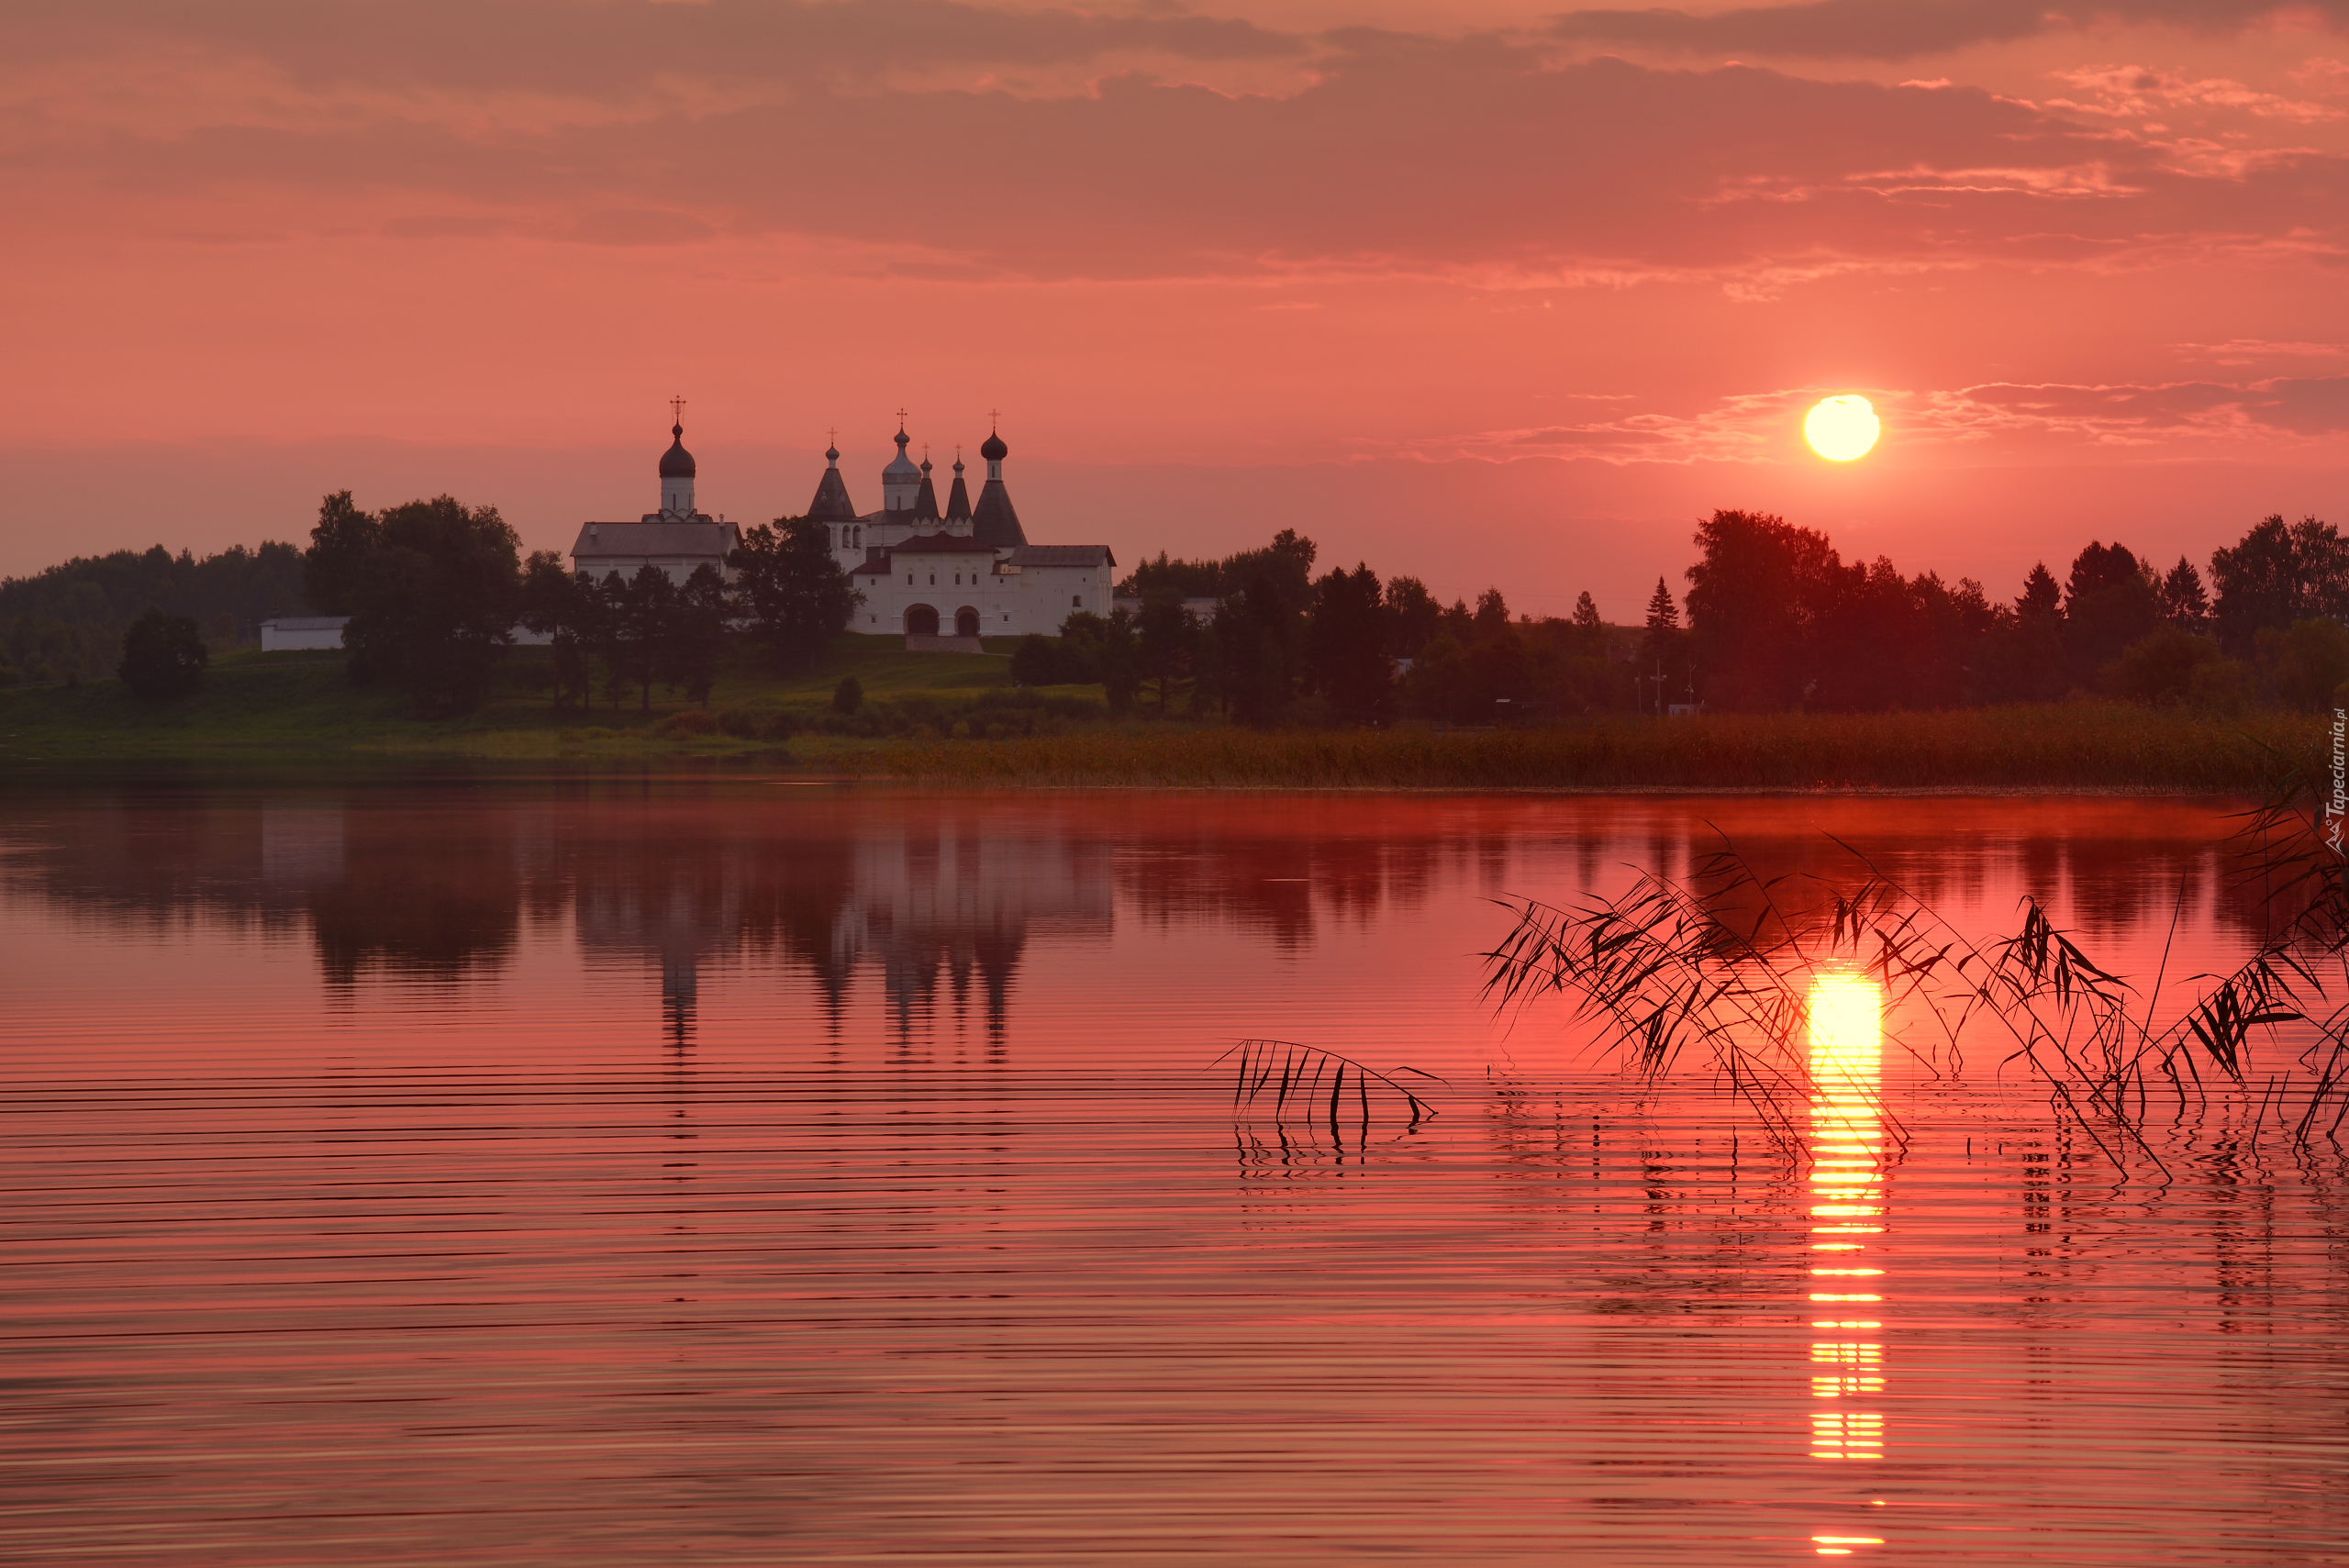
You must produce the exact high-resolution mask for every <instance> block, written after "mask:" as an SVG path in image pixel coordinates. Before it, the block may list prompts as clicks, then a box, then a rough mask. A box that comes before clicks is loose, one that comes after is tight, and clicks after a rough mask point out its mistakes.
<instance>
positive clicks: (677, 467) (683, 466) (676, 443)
mask: <svg viewBox="0 0 2349 1568" xmlns="http://www.w3.org/2000/svg"><path fill="white" fill-rule="evenodd" d="M669 438H670V439H669V450H667V451H665V452H662V454H661V477H662V478H663V479H691V478H692V477H693V476H694V454H693V453H691V452H689V451H687V450H685V427H684V426H683V425H672V426H670V427H669Z"/></svg>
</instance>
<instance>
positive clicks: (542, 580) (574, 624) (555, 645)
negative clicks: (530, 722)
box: [516, 550, 601, 707]
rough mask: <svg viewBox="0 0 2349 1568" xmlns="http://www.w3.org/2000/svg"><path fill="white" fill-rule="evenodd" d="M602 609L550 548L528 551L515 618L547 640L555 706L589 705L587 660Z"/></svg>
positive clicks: (584, 583) (584, 582)
mask: <svg viewBox="0 0 2349 1568" xmlns="http://www.w3.org/2000/svg"><path fill="white" fill-rule="evenodd" d="M600 608H601V606H600V605H599V603H598V601H597V598H596V594H595V592H594V588H593V585H592V584H589V583H588V582H587V580H586V579H585V578H584V577H574V576H573V575H572V574H571V573H569V572H566V571H565V570H563V565H562V557H561V556H560V555H557V554H556V553H555V552H554V551H553V550H533V551H531V552H530V559H529V561H528V562H524V563H523V567H522V592H521V613H520V615H519V616H518V617H516V618H517V619H518V622H519V623H520V624H521V625H522V626H524V627H527V628H529V629H530V630H532V631H534V632H537V633H538V634H539V635H540V636H541V637H544V638H546V639H548V651H550V652H551V654H552V655H553V657H554V706H557V707H565V706H569V705H571V704H572V703H573V702H576V703H578V704H579V705H580V706H583V707H584V706H586V704H587V701H588V689H587V687H588V681H587V674H588V670H587V662H588V655H589V653H590V652H591V651H593V650H594V648H595V646H596V640H597V633H596V615H597V611H598V610H599V609H600Z"/></svg>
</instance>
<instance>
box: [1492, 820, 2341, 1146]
mask: <svg viewBox="0 0 2349 1568" xmlns="http://www.w3.org/2000/svg"><path fill="white" fill-rule="evenodd" d="M2328 810H2329V807H2328V805H2327V795H2326V792H2325V790H2324V789H2323V787H2321V784H2319V782H2318V777H2317V776H2316V775H2310V774H2306V773H2290V774H2288V775H2286V776H2285V777H2284V778H2282V779H2281V780H2280V781H2279V782H2278V783H2277V784H2275V785H2274V787H2273V789H2272V792H2271V794H2270V795H2268V797H2267V798H2266V801H2265V802H2264V803H2262V804H2261V805H2259V806H2256V807H2254V808H2252V809H2249V810H2246V811H2245V812H2243V814H2242V816H2241V817H2239V819H2238V821H2239V828H2238V831H2237V832H2236V834H2235V835H2234V837H2233V840H2232V844H2231V846H2230V848H2231V850H2232V860H2233V862H2234V865H2233V874H2234V875H2235V876H2236V877H2237V878H2238V879H2239V880H2240V882H2241V883H2242V884H2243V885H2245V886H2246V887H2247V888H2248V889H2250V890H2251V891H2253V892H2254V893H2255V894H2256V895H2257V897H2258V903H2259V906H2260V909H2261V912H2262V927H2263V929H2262V933H2261V936H2260V940H2259V941H2258V943H2257V946H2256V947H2255V949H2254V951H2253V952H2252V953H2251V955H2250V956H2249V957H2248V958H2246V959H2245V960H2243V962H2241V963H2240V964H2238V965H2237V966H2236V967H2235V968H2234V969H2233V970H2232V971H2231V972H2229V973H2223V974H2198V975H2191V976H2180V975H2175V974H2173V973H2170V954H2169V949H2168V947H2167V946H2166V945H2165V948H2164V951H2163V954H2162V959H2161V962H2160V964H2159V965H2158V966H2157V967H2156V968H2155V970H2154V973H2152V974H2150V975H2143V974H2140V975H2134V976H2131V975H2124V974H2122V973H2118V972H2117V970H2116V968H2114V967H2112V966H2110V965H2108V964H2106V963H2102V962H2099V961H2098V959H2097V958H2096V957H2095V956H2094V955H2093V954H2092V953H2091V952H2090V951H2087V949H2086V948H2085V947H2084V946H2083V945H2082V944H2081V942H2080V941H2079V940H2077V939H2076V936H2075V935H2074V934H2073V933H2071V932H2069V931H2066V930H2064V929H2059V928H2058V927H2057V926H2056V924H2055V923H2054V920H2053V918H2051V917H2050V916H2049V914H2048V912H2047V909H2046V908H2045V907H2044V906H2043V905H2042V904H2041V903H2040V902H2039V900H2038V899H2037V898H2036V897H2033V896H2032V895H2025V896H2024V897H2023V898H2022V900H2021V909H2020V914H2019V922H2018V926H2017V929H2015V930H2014V931H2013V932H2012V933H2011V934H2009V935H2005V936H1991V937H1987V938H1985V937H1977V936H1976V935H1975V934H1973V933H1971V932H1967V931H1964V930H1961V929H1958V928H1957V927H1955V926H1954V925H1952V924H1951V923H1950V922H1949V921H1948V920H1946V919H1944V918H1943V917H1942V916H1941V915H1940V914H1939V913H1938V912H1936V911H1935V910H1934V909H1933V908H1932V906H1930V905H1929V904H1927V903H1926V902H1925V901H1923V900H1922V899H1920V898H1919V897H1918V896H1916V895H1914V894H1912V893H1911V892H1910V891H1909V889H1908V888H1906V887H1904V886H1902V885H1901V884H1899V883H1898V882H1897V881H1895V880H1893V879H1892V878H1890V877H1888V876H1887V875H1886V874H1885V873H1883V872H1882V871H1881V870H1879V869H1878V868H1877V867H1876V865H1875V864H1874V863H1873V862H1870V861H1869V860H1868V858H1867V857H1866V856H1865V854H1863V853H1862V852H1861V851H1858V850H1856V849H1852V848H1850V847H1849V846H1843V848H1844V850H1845V851H1846V853H1847V854H1848V856H1849V864H1848V867H1847V869H1846V871H1845V872H1844V873H1843V874H1842V875H1840V876H1820V875H1815V874H1802V875H1784V876H1776V877H1765V876H1763V875H1761V874H1759V873H1757V872H1755V871H1754V870H1753V867H1752V866H1751V865H1749V863H1748V862H1746V861H1745V860H1744V859H1743V858H1742V856H1741V855H1740V854H1739V853H1738V852H1737V851H1736V850H1735V848H1734V847H1733V846H1731V845H1729V844H1727V843H1724V844H1723V845H1722V846H1721V847H1720V848H1719V849H1718V850H1716V851H1713V852H1711V853H1709V854H1708V855H1704V856H1701V857H1699V858H1698V860H1697V861H1696V862H1695V863H1694V865H1693V866H1692V868H1691V870H1690V872H1689V874H1688V875H1687V876H1686V877H1685V878H1675V877H1673V876H1670V875H1667V874H1666V873H1664V872H1662V871H1660V870H1655V869H1650V870H1648V871H1645V872H1643V873H1641V874H1640V876H1639V877H1638V879H1637V880H1636V881H1635V882H1634V883H1633V884H1632V885H1631V887H1630V889H1629V890H1627V891H1626V892H1623V893H1621V894H1620V895H1598V894H1593V895H1588V896H1587V897H1586V898H1585V899H1583V900H1582V901H1580V902H1579V903H1575V904H1573V905H1569V906H1558V905H1553V904H1550V903H1546V902H1543V901H1542V900H1538V899H1531V898H1520V899H1514V900H1509V899H1505V900H1503V903H1504V904H1505V905H1506V906H1508V907H1510V908H1511V909H1512V910H1513V911H1514V912H1515V914H1516V916H1517V924H1516V927H1515V929H1513V930H1512V931H1511V932H1510V933H1509V934H1508V936H1507V937H1506V938H1504V939H1503V940H1502V941H1501V942H1500V943H1499V944H1498V945H1497V947H1496V948H1495V949H1494V950H1493V951H1491V952H1489V953H1487V954H1486V955H1485V957H1486V994H1487V995H1488V996H1490V997H1492V998H1493V999H1495V1000H1496V1001H1497V1004H1498V1005H1500V1006H1502V1007H1504V1008H1507V1007H1511V1006H1522V1005H1524V1004H1525V1003H1528V1002H1530V1001H1532V1000H1534V999H1536V998H1539V997H1542V996H1544V995H1560V996H1563V997H1565V998H1567V999H1568V1000H1569V1001H1570V1002H1571V1004H1572V1006H1573V1007H1574V1010H1575V1012H1576V1013H1577V1014H1578V1015H1579V1016H1580V1017H1582V1018H1586V1019H1590V1020H1595V1021H1597V1022H1598V1023H1599V1024H1600V1025H1601V1027H1602V1038H1603V1039H1604V1040H1606V1042H1607V1043H1608V1044H1609V1046H1611V1047H1612V1048H1613V1049H1615V1050H1617V1051H1620V1053H1621V1055H1622V1057H1623V1059H1624V1062H1625V1065H1626V1066H1627V1067H1629V1068H1630V1069H1631V1072H1632V1073H1634V1074H1636V1075H1637V1076H1640V1077H1642V1078H1646V1079H1649V1080H1652V1081H1653V1080H1661V1079H1663V1078H1664V1077H1665V1076H1667V1075H1669V1074H1671V1073H1674V1072H1675V1071H1676V1070H1678V1069H1680V1068H1681V1067H1682V1065H1683V1058H1684V1056H1686V1055H1688V1054H1691V1053H1693V1054H1694V1055H1696V1056H1697V1057H1698V1059H1699V1060H1700V1062H1702V1063H1703V1065H1704V1066H1705V1067H1707V1068H1709V1071H1710V1072H1711V1073H1712V1074H1713V1076H1714V1077H1715V1078H1716V1080H1717V1081H1718V1082H1719V1083H1720V1084H1722V1086H1724V1087H1725V1088H1726V1089H1727V1090H1728V1091H1729V1092H1730V1093H1731V1095H1734V1096H1735V1097H1736V1098H1737V1099H1739V1100H1741V1101H1742V1102H1743V1103H1744V1104H1745V1105H1746V1106H1748V1108H1749V1109H1750V1110H1751V1111H1752V1112H1753V1114H1754V1115H1755V1117H1756V1118H1758V1119H1759V1120H1760V1122H1761V1124H1762V1127H1763V1129H1765V1132H1766V1133H1767V1134H1768V1135H1769V1137H1770V1138H1771V1139H1772V1140H1774V1141H1776V1142H1777V1143H1779V1144H1780V1145H1782V1146H1784V1147H1786V1148H1787V1149H1789V1150H1793V1149H1797V1148H1799V1147H1800V1146H1801V1145H1802V1144H1803V1142H1804V1130H1803V1118H1804V1115H1805V1113H1806V1112H1807V1111H1809V1109H1811V1108H1813V1107H1815V1106H1817V1105H1818V1104H1819V1103H1820V1097H1821V1094H1822V1086H1821V1084H1820V1082H1819V1080H1818V1077H1817V1072H1816V1066H1815V1060H1814V1055H1813V1053H1812V1052H1810V1051H1807V1050H1806V1040H1805V1035H1806V1033H1807V1031H1808V1029H1809V1025H1810V1022H1811V1020H1810V1017H1809V1015H1810V1012H1811V1010H1812V1008H1813V1007H1815V1006H1821V1005H1823V1004H1822V1003H1821V995H1822V993H1821V991H1820V986H1821V985H1822V984H1825V985H1829V986H1832V985H1835V984H1848V983H1850V981H1851V979H1852V978H1853V977H1860V978H1864V979H1865V981H1867V982H1871V983H1873V984H1875V985H1876V987H1879V988H1880V991H1879V995H1880V997H1881V1003H1880V1006H1881V1009H1882V1014H1883V1018H1884V1023H1885V1026H1886V1027H1887V1029H1888V1031H1889V1033H1890V1038H1891V1039H1892V1040H1894V1041H1896V1042H1897V1043H1898V1046H1899V1048H1900V1049H1901V1050H1903V1051H1905V1052H1906V1053H1907V1054H1908V1056H1909V1058H1911V1059H1912V1060H1913V1061H1914V1062H1916V1063H1917V1064H1918V1065H1919V1066H1920V1068H1921V1069H1922V1070H1923V1071H1924V1072H1925V1073H1928V1074H1929V1075H1931V1076H1932V1077H1935V1078H1940V1079H1944V1080H1948V1081H1953V1082H1954V1081H1956V1080H1958V1079H1960V1078H1962V1077H1963V1076H1965V1074H1966V1073H1967V1072H1968V1070H1969V1062H1968V1057H1969V1054H1972V1053H1977V1052H1978V1051H1980V1050H1981V1048H1982V1047H1983V1045H1984V1044H1985V1043H1986V1042H1987V1045H1988V1046H1989V1048H1990V1049H1991V1050H1992V1051H1995V1052H1996V1067H1997V1070H1998V1073H2000V1074H2001V1075H2004V1074H2006V1073H2009V1072H2010V1071H2011V1072H2014V1073H2020V1074H2021V1075H2022V1076H2023V1077H2024V1078H2025V1079H2027V1080H2028V1081H2030V1082H2032V1083H2034V1084H2038V1085H2039V1086H2040V1087H2042V1088H2043V1089H2044V1090H2045V1092H2046V1094H2047V1095H2048V1099H2049V1102H2050V1106H2051V1108H2052V1110H2053V1111H2054V1115H2055V1117H2056V1118H2057V1120H2058V1121H2059V1122H2060V1123H2063V1124H2065V1125H2068V1126H2071V1127H2074V1128H2076V1129H2078V1130H2079V1131H2080V1132H2082V1133H2083V1134H2085V1135H2086V1137H2087V1140H2089V1141H2090V1142H2092V1143H2094V1144H2095V1145H2096V1146H2097V1147H2098V1148H2099V1150H2100V1151H2103V1153H2104V1154H2105V1155H2106V1156H2107V1157H2108V1158H2109V1159H2110V1160H2111V1161H2112V1162H2114V1163H2115V1164H2116V1165H2124V1164H2125V1162H2126V1161H2127V1160H2128V1159H2129V1158H2130V1157H2132V1155H2142V1156H2143V1157H2145V1158H2147V1159H2149V1160H2151V1161H2153V1162H2154V1164H2155V1165H2160V1164H2161V1161H2160V1158H2159V1156H2158V1155H2156V1154H2155V1153H2154V1150H2153V1147H2152V1145H2151V1144H2150V1143H2149V1142H2148V1141H2147V1140H2146V1138H2145V1136H2144V1131H2143V1129H2144V1127H2145V1125H2146V1124H2147V1122H2148V1120H2149V1118H2154V1117H2158V1116H2161V1115H2164V1114H2165V1113H2169V1114H2174V1115H2175V1117H2176V1118H2178V1119H2181V1120H2183V1119H2186V1118H2189V1117H2191V1118H2203V1117H2207V1116H2209V1115H2210V1114H2211V1113H2212V1111H2213V1109H2214V1106H2215V1108H2216V1110H2217V1112H2218V1113H2219V1116H2220V1118H2221V1120H2222V1121H2224V1122H2226V1123H2228V1124H2229V1125H2230V1126H2231V1128H2232V1130H2233V1131H2235V1132H2236V1133H2237V1134H2238V1135H2239V1136H2240V1137H2242V1138H2243V1140H2244V1141H2246V1142H2249V1143H2253V1144H2255V1143H2257V1141H2258V1140H2259V1139H2260V1138H2261V1136H2262V1135H2263V1133H2272V1134H2274V1135H2277V1136H2281V1137H2284V1138H2286V1139H2287V1140H2288V1141H2289V1142H2291V1143H2292V1144H2294V1145H2297V1146H2302V1147H2305V1146H2307V1145H2308V1144H2310V1142H2311V1141H2313V1140H2326V1141H2330V1142H2336V1143H2337V1136H2338V1133H2339V1130H2340V1129H2341V1126H2342V1124H2343V1121H2344V1120H2349V862H2344V859H2343V854H2342V851H2341V850H2340V849H2339V847H2338V845H2337V843H2336V842H2335V841H2334V840H2333V839H2332V835H2331V833H2330V832H2329V830H2328V825H2329V823H2330V822H2331V820H2332V818H2331V817H2329V816H2328ZM1838 842H1839V843H1840V840H1838ZM2186 891H2187V889H2186V884H2185V883H2184V882H2183V881H2181V883H2180V884H2179V887H2178V894H2177V908H2176V910H2175V911H2174V912H2173V915H2172V920H2171V934H2172V938H2173V939H2174V938H2175V935H2176V921H2177V917H2178V915H2179V914H2182V912H2183V908H2184V904H2185V899H2186ZM1896 1018H1900V1019H1902V1020H1903V1023H1902V1024H1901V1025H1896V1024H1895V1022H1894V1020H1895V1019H1896ZM1878 1112H1879V1114H1881V1115H1882V1118H1883V1121H1884V1124H1885V1125H1886V1127H1887V1130H1888V1131H1890V1132H1891V1133H1892V1134H1893V1136H1894V1137H1895V1138H1896V1139H1898V1138H1899V1137H1900V1132H1899V1128H1898V1121H1897V1119H1896V1118H1892V1117H1891V1116H1890V1115H1889V1114H1888V1113H1884V1112H1883V1111H1882V1107H1880V1106H1879V1107H1878Z"/></svg>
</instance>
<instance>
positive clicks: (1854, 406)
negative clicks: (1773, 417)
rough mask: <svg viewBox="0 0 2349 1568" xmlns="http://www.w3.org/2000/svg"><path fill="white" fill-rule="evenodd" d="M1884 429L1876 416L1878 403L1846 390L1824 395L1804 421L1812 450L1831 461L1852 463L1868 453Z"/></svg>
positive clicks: (1803, 424)
mask: <svg viewBox="0 0 2349 1568" xmlns="http://www.w3.org/2000/svg"><path fill="white" fill-rule="evenodd" d="M1883 428H1884V425H1883V423H1882V421H1880V420H1878V419H1877V418H1876V405H1874V404H1872V403H1870V402H1869V401H1868V400H1867V399H1866V398H1865V397H1861V396H1858V395H1854V394H1851V393H1846V394H1844V395H1842V396H1841V397H1822V398H1820V400H1819V403H1818V405H1817V406H1815V407H1813V408H1812V409H1811V411H1810V413H1809V417H1806V418H1805V419H1804V420H1803V422H1802V436H1803V439H1805V440H1807V441H1809V443H1810V450H1813V451H1815V452H1817V453H1818V454H1819V455H1820V457H1823V458H1825V459H1827V460H1828V461H1829V462H1851V461H1852V460H1853V459H1854V458H1856V457H1865V456H1867V454H1868V449H1869V448H1871V447H1873V446H1875V445H1876V436H1877V435H1878V434H1879V433H1880V432H1881V431H1882V430H1883Z"/></svg>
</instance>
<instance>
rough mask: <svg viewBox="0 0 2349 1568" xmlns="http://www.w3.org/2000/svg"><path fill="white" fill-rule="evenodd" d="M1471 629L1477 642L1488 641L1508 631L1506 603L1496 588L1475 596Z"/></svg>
mask: <svg viewBox="0 0 2349 1568" xmlns="http://www.w3.org/2000/svg"><path fill="white" fill-rule="evenodd" d="M1472 629H1473V631H1474V632H1475V638H1476V640H1477V641H1479V642H1486V641H1489V640H1490V639H1493V638H1496V637H1498V636H1499V635H1500V634H1501V633H1503V632H1505V631H1507V630H1508V600H1507V599H1504V598H1502V597H1501V591H1500V590H1499V589H1498V588H1487V589H1486V590H1485V591H1484V592H1483V593H1481V594H1479V595H1476V613H1475V616H1474V617H1472Z"/></svg>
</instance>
